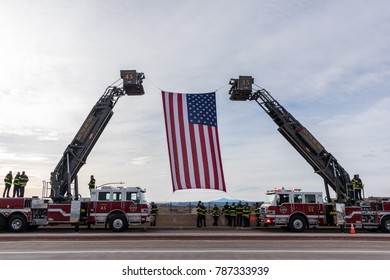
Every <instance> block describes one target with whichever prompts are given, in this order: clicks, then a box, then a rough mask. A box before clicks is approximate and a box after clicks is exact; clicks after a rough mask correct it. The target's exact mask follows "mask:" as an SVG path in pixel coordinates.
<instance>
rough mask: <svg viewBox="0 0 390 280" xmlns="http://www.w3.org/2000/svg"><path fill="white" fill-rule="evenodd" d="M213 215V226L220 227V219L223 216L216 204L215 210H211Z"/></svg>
mask: <svg viewBox="0 0 390 280" xmlns="http://www.w3.org/2000/svg"><path fill="white" fill-rule="evenodd" d="M211 215H212V216H213V220H214V222H213V226H218V219H219V216H220V215H221V209H219V208H218V206H217V204H214V207H213V209H212V210H211Z"/></svg>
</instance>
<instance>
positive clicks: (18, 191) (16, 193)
mask: <svg viewBox="0 0 390 280" xmlns="http://www.w3.org/2000/svg"><path fill="white" fill-rule="evenodd" d="M27 182H28V176H27V175H26V172H24V171H23V172H22V174H20V172H18V173H17V174H16V176H15V178H13V176H12V171H10V172H8V174H7V175H5V177H4V184H5V188H4V191H3V197H7V198H8V197H10V194H9V192H10V190H11V187H12V184H14V189H13V194H12V197H24V189H25V187H26V185H27Z"/></svg>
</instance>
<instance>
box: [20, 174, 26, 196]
mask: <svg viewBox="0 0 390 280" xmlns="http://www.w3.org/2000/svg"><path fill="white" fill-rule="evenodd" d="M27 182H28V176H27V175H26V172H24V171H23V172H22V175H20V179H19V186H20V187H19V197H24V190H25V187H26V185H27Z"/></svg>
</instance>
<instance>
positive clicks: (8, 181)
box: [3, 171, 13, 197]
mask: <svg viewBox="0 0 390 280" xmlns="http://www.w3.org/2000/svg"><path fill="white" fill-rule="evenodd" d="M12 179H13V177H12V171H10V172H8V174H7V175H5V177H4V183H5V189H4V192H3V197H6V195H7V197H9V190H10V189H11V186H12Z"/></svg>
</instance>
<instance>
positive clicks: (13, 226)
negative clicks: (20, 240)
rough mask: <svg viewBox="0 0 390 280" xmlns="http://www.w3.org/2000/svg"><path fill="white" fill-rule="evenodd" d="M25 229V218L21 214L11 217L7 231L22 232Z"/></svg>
mask: <svg viewBox="0 0 390 280" xmlns="http://www.w3.org/2000/svg"><path fill="white" fill-rule="evenodd" d="M26 228H27V220H26V217H25V216H23V215H22V214H15V215H12V216H11V217H10V218H9V220H8V229H9V230H10V231H12V232H22V231H25V230H26Z"/></svg>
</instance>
